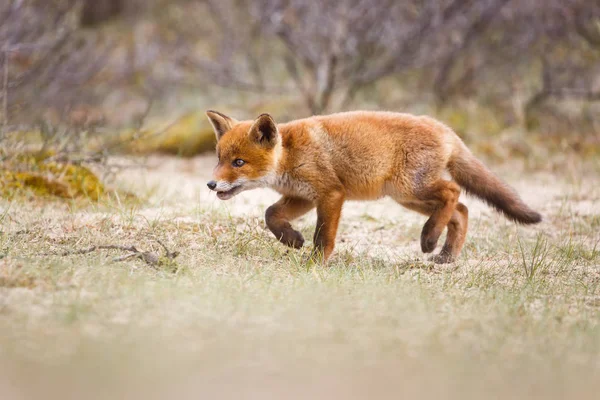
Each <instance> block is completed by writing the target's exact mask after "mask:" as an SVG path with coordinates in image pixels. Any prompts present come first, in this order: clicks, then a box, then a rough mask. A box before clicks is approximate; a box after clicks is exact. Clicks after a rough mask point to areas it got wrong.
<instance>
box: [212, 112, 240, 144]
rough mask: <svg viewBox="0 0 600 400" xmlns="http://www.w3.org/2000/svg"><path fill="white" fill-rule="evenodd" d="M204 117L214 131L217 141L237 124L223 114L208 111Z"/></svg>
mask: <svg viewBox="0 0 600 400" xmlns="http://www.w3.org/2000/svg"><path fill="white" fill-rule="evenodd" d="M206 116H207V117H208V120H209V121H210V123H211V125H212V126H213V129H214V130H215V135H216V136H217V141H219V140H221V138H222V137H223V135H224V134H225V132H227V131H228V130H230V129H231V128H233V126H234V125H235V124H236V123H237V121H236V120H235V119H233V118H230V117H228V116H227V115H225V114H221V113H220V112H218V111H212V110H208V111H206Z"/></svg>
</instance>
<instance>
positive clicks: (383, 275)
mask: <svg viewBox="0 0 600 400" xmlns="http://www.w3.org/2000/svg"><path fill="white" fill-rule="evenodd" d="M151 161H152V162H151V165H150V167H149V168H148V170H147V171H139V172H138V171H136V172H131V173H128V174H127V175H124V176H121V178H120V180H119V184H120V185H121V186H123V187H124V188H127V189H131V190H134V191H135V192H136V193H137V194H139V195H141V196H142V197H147V198H148V201H147V202H146V203H145V204H143V205H140V204H139V203H135V204H130V203H127V202H126V201H124V200H122V199H119V198H118V196H117V197H114V196H113V197H107V198H103V199H102V200H101V202H100V203H98V204H97V205H94V204H89V203H86V204H85V205H84V204H81V203H78V202H67V203H65V202H49V201H47V200H45V201H43V202H38V201H30V202H26V203H23V202H17V201H7V200H5V201H2V202H0V220H1V227H2V234H1V236H0V257H1V259H0V376H1V377H2V378H0V393H1V394H2V395H3V396H2V398H6V399H32V398H61V399H65V398H67V399H68V398H73V399H75V398H98V399H103V398H115V397H117V398H239V397H243V398H257V399H258V398H298V399H300V398H322V399H330V398H348V399H351V398H373V397H375V398H401V397H402V396H411V397H413V398H415V397H416V398H429V397H431V398H433V397H435V398H473V399H480V398H500V397H502V398H550V399H552V398H556V399H558V398H595V397H596V395H597V392H598V389H600V383H599V382H600V380H599V378H600V287H599V285H600V234H599V229H598V228H599V227H600V208H599V206H598V204H599V203H598V202H599V201H600V189H598V188H599V187H600V186H599V185H598V184H599V183H600V181H599V180H598V178H597V177H598V175H597V174H595V173H592V172H591V171H597V170H598V169H597V166H593V168H594V169H589V168H588V167H589V166H586V167H585V168H584V167H582V166H580V165H578V164H577V163H575V164H572V165H571V166H570V167H569V168H562V169H561V173H560V174H552V175H550V174H548V173H543V172H539V173H528V174H527V175H524V174H522V173H521V172H520V171H521V169H520V168H519V167H515V166H506V167H498V168H495V169H496V170H497V171H498V172H499V174H500V175H502V176H504V177H506V178H507V179H508V180H509V181H510V182H511V183H513V184H514V185H515V186H517V188H518V190H519V191H520V192H522V193H523V195H524V197H525V198H526V199H527V201H528V202H529V203H531V204H532V205H533V206H534V207H536V208H538V209H539V210H540V211H542V212H543V214H544V216H545V222H543V223H542V224H541V225H540V226H538V227H534V228H523V227H517V226H515V225H513V224H511V223H509V222H506V221H505V220H503V219H502V218H501V217H500V216H498V215H496V214H494V213H493V212H492V211H489V209H487V208H486V207H484V206H482V205H481V204H480V203H478V202H476V201H474V200H472V199H467V203H468V204H469V206H470V209H471V218H472V219H471V229H470V234H469V239H468V242H467V246H466V248H465V251H464V254H463V257H462V258H461V259H460V260H459V262H457V263H456V264H453V265H450V266H436V265H433V264H431V263H428V262H427V261H425V260H424V259H423V258H422V257H421V256H420V254H419V252H418V247H419V246H418V234H419V232H420V228H421V226H422V224H423V222H424V221H423V218H422V217H420V216H418V215H416V214H413V213H410V212H409V211H406V210H403V209H402V208H400V207H397V206H395V205H394V204H393V203H392V202H391V201H389V200H383V201H381V202H376V203H350V204H348V205H347V206H346V208H345V216H344V218H343V220H342V226H341V232H340V236H339V238H338V241H339V246H338V250H337V253H336V256H335V257H334V259H333V262H332V264H331V265H330V266H329V267H327V268H323V267H320V266H314V265H307V264H306V263H304V262H303V255H304V253H302V252H296V251H287V249H285V248H284V247H282V246H280V245H279V244H278V243H276V241H275V240H274V238H272V237H271V235H270V234H269V233H268V232H267V231H266V230H265V229H264V227H263V222H262V216H261V215H262V212H263V211H264V209H265V207H266V206H267V205H268V204H269V203H270V202H271V201H274V200H275V199H276V198H277V196H276V195H274V194H272V193H270V192H268V191H255V192H250V193H245V194H242V195H240V196H239V197H238V198H236V199H234V200H233V201H231V202H224V203H223V202H218V200H216V198H214V196H213V195H211V194H209V193H208V191H207V190H206V189H205V188H204V182H205V181H206V178H207V177H208V176H209V175H210V170H211V166H212V163H213V159H212V157H202V158H195V159H191V160H176V159H171V158H153V159H152V160H151ZM313 223H314V215H309V216H308V217H306V218H304V219H302V220H300V221H299V226H300V227H301V229H302V230H303V232H304V233H305V236H306V237H307V238H310V236H311V229H312V224H313ZM156 238H158V239H160V240H161V241H163V242H164V243H165V244H166V245H167V246H168V247H169V248H170V249H172V250H177V251H180V252H181V254H180V256H179V257H178V258H177V259H176V260H175V261H176V262H177V265H176V268H172V267H173V266H172V265H171V266H168V267H165V268H163V267H162V266H158V267H152V266H149V265H147V264H146V263H144V262H143V261H142V260H139V259H131V260H127V261H125V262H112V260H113V259H114V258H115V257H117V256H119V255H122V253H119V252H118V251H117V250H100V251H96V252H92V253H89V254H80V255H70V256H64V257H63V256H59V255H58V254H60V253H62V252H64V251H65V250H74V249H82V248H86V247H89V246H92V245H104V244H119V245H135V246H136V247H137V248H138V249H142V250H145V251H155V252H160V251H162V249H161V247H160V245H159V244H157V242H156V240H155V239H156Z"/></svg>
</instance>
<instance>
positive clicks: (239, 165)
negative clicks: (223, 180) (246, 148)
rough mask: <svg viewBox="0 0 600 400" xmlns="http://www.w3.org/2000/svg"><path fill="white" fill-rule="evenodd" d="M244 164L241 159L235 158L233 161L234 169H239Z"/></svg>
mask: <svg viewBox="0 0 600 400" xmlns="http://www.w3.org/2000/svg"><path fill="white" fill-rule="evenodd" d="M244 164H246V161H244V160H242V159H241V158H236V159H235V160H233V166H234V167H241V166H242V165H244Z"/></svg>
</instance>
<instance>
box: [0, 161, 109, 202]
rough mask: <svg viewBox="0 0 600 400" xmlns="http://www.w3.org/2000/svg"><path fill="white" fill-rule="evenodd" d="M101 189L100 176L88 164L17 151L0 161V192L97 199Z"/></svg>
mask: <svg viewBox="0 0 600 400" xmlns="http://www.w3.org/2000/svg"><path fill="white" fill-rule="evenodd" d="M104 192H105V189H104V185H103V184H102V182H101V181H100V179H99V178H98V177H97V176H96V175H95V174H94V173H93V172H92V171H91V170H90V169H88V168H86V167H84V166H82V165H75V164H70V163H67V162H55V161H50V159H49V158H48V155H47V154H45V155H40V154H25V155H18V156H15V157H12V158H9V159H8V160H5V161H3V162H2V164H0V195H2V197H14V196H15V195H19V194H33V195H35V196H41V197H44V196H51V197H60V198H80V197H84V198H89V199H91V200H98V198H99V197H100V196H101V195H102V194H103V193H104Z"/></svg>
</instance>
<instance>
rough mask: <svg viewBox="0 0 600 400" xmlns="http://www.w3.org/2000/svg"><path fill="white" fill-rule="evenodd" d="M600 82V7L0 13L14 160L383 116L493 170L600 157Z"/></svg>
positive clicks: (591, 2) (34, 8)
mask: <svg viewBox="0 0 600 400" xmlns="http://www.w3.org/2000/svg"><path fill="white" fill-rule="evenodd" d="M599 72H600V2H599V1H596V0H543V1H542V0H407V1H393V0H324V1H319V2H314V1H312V2H311V1H306V0H254V1H250V2H249V1H242V0H2V2H1V4H0V78H1V79H0V99H1V102H0V115H1V129H2V132H3V136H2V138H3V146H4V147H5V149H6V148H7V146H15V144H14V142H11V141H10V139H11V138H12V139H15V138H18V139H19V142H21V141H22V140H24V138H26V137H27V138H33V140H37V139H39V138H40V137H41V138H42V139H43V140H50V139H52V140H53V141H55V142H58V143H60V140H57V138H58V139H60V138H64V137H67V136H68V137H70V138H74V139H73V140H69V145H70V146H73V145H74V143H80V142H82V140H81V136H82V135H84V136H85V138H88V139H89V138H90V137H94V136H101V137H102V138H104V139H105V138H107V137H118V138H119V142H118V143H122V142H127V138H128V137H131V138H132V140H134V141H135V140H136V139H137V143H136V144H134V145H127V146H121V150H127V151H136V152H153V151H162V152H170V153H176V154H180V155H194V154H197V153H199V152H203V151H207V150H208V151H209V150H211V149H212V146H213V135H212V132H211V131H210V126H209V125H208V123H207V122H206V121H205V117H204V114H203V111H204V110H205V109H207V108H212V109H217V110H220V111H222V112H226V113H231V114H233V116H235V117H236V118H238V119H243V118H253V117H255V116H256V115H258V114H259V113H261V112H269V113H271V114H272V115H274V116H275V118H276V119H277V120H279V121H285V120H289V119H293V118H299V117H305V116H308V115H311V114H319V113H330V112H336V111H342V110H354V109H385V110H393V111H403V112H412V113H418V114H430V115H433V116H435V117H437V118H439V119H441V120H443V121H444V122H446V123H448V124H449V125H450V126H452V127H453V128H454V129H455V130H456V131H457V132H458V133H459V134H460V135H461V136H462V137H463V138H464V139H465V140H466V141H467V142H468V143H469V144H471V145H472V146H475V150H476V151H480V152H482V153H484V155H486V154H487V155H488V156H489V157H491V158H498V159H507V158H510V157H515V156H519V155H520V156H526V157H528V158H535V157H536V155H537V157H538V159H540V160H545V159H546V158H547V151H552V150H559V151H560V152H564V151H573V152H575V153H577V154H581V155H582V156H588V155H594V156H595V155H596V154H597V152H598V149H600V144H599V143H600V136H599V132H600V118H599V116H600V101H599V100H600V74H599ZM140 132H142V134H140ZM144 135H147V138H146V139H144ZM49 138H50V139H49ZM490 138H493V139H490ZM75 139H76V140H75ZM142 139H144V140H142ZM492 144H493V145H492ZM499 144H500V146H499ZM115 147H119V146H111V149H114V148H115ZM541 148H543V149H544V151H541V150H540V149H541Z"/></svg>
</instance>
